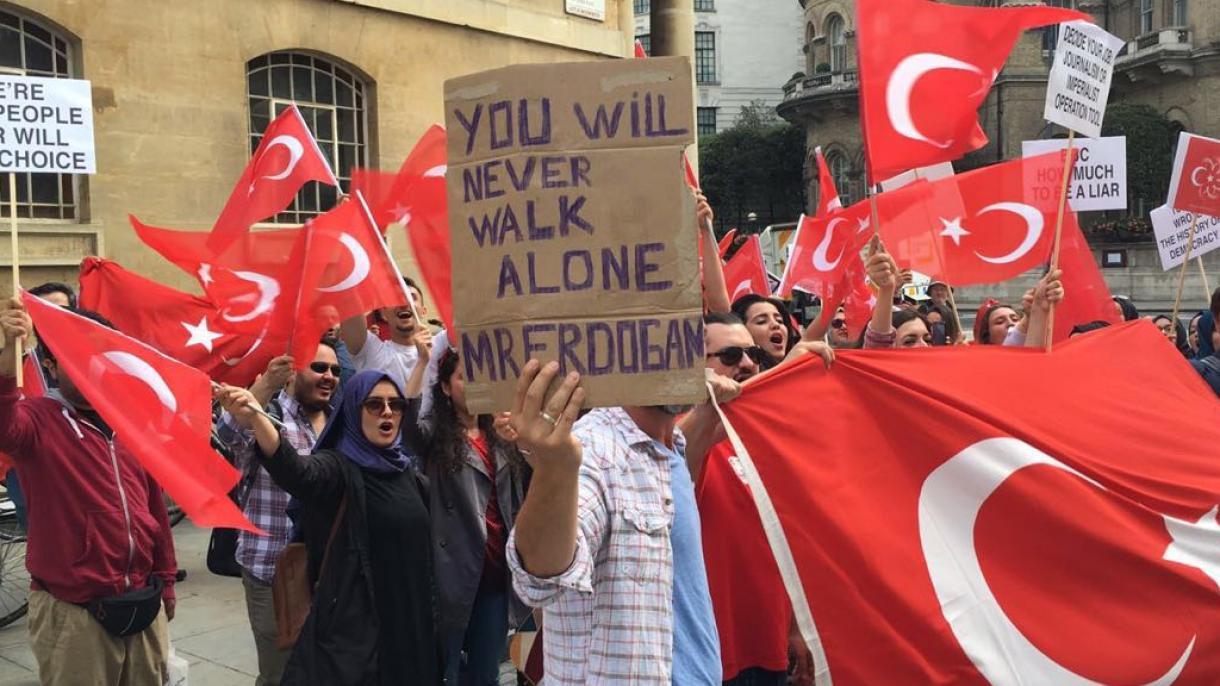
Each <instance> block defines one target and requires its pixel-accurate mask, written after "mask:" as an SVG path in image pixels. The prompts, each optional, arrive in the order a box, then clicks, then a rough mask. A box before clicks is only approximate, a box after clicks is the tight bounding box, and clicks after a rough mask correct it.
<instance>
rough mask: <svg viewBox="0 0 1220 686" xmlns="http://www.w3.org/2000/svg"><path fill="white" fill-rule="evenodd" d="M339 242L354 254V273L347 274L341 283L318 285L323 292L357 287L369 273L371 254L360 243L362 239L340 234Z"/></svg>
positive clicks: (335, 291)
mask: <svg viewBox="0 0 1220 686" xmlns="http://www.w3.org/2000/svg"><path fill="white" fill-rule="evenodd" d="M339 242H340V243H342V244H343V247H345V248H347V251H348V252H349V253H351V254H352V260H353V261H354V262H355V264H354V265H353V266H352V273H350V274H348V275H347V278H345V279H343V280H342V281H340V282H339V283H337V284H335V285H333V286H326V287H325V288H323V287H320V286H319V287H318V290H319V291H322V292H323V293H337V292H338V291H346V290H348V289H350V288H355V287H356V286H357V285H358V284H359V283H360V282H361V281H364V279H365V277H367V276H368V275H369V267H370V266H371V265H370V264H369V255H368V253H366V252H365V251H364V246H362V245H360V241H358V240H356V239H355V238H354V237H353V236H352V235H351V234H347V233H341V234H339Z"/></svg>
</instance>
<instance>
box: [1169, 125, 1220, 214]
mask: <svg viewBox="0 0 1220 686" xmlns="http://www.w3.org/2000/svg"><path fill="white" fill-rule="evenodd" d="M1169 204H1170V205H1171V206H1173V208H1174V209H1175V210H1178V211H1179V212H1197V213H1199V214H1205V215H1207V216H1209V217H1220V141H1218V140H1216V139H1214V138H1204V137H1203V136H1196V135H1194V134H1189V133H1186V132H1183V133H1182V134H1181V135H1180V136H1179V137H1178V152H1177V155H1176V157H1175V159H1174V168H1173V177H1172V179H1171V180H1170V183H1169Z"/></svg>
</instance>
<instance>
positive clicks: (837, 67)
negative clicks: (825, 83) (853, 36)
mask: <svg viewBox="0 0 1220 686" xmlns="http://www.w3.org/2000/svg"><path fill="white" fill-rule="evenodd" d="M844 33H845V28H844V25H843V17H840V16H839V15H837V14H832V15H830V18H829V19H827V20H826V38H827V43H829V45H830V71H832V72H834V73H836V74H838V73H840V72H843V71H847V36H846V35H844Z"/></svg>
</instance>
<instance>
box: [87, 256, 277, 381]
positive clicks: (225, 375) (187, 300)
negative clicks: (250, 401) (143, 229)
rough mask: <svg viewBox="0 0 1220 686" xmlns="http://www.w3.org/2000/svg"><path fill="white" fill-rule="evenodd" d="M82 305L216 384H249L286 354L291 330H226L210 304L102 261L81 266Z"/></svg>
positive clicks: (98, 259)
mask: <svg viewBox="0 0 1220 686" xmlns="http://www.w3.org/2000/svg"><path fill="white" fill-rule="evenodd" d="M80 286H81V292H80V306H81V307H83V308H85V309H87V310H93V311H94V312H97V313H98V314H100V315H102V316H103V317H105V318H107V319H109V320H110V321H111V322H113V323H114V325H115V326H117V327H118V329H119V331H122V332H123V333H125V334H127V335H128V336H131V337H132V338H136V339H139V340H141V341H144V342H146V343H148V344H149V345H151V346H152V347H154V348H156V349H157V350H160V351H161V352H163V353H165V354H166V355H169V356H170V357H172V358H174V359H176V360H180V361H182V362H183V363H184V364H187V365H189V366H191V367H194V368H196V369H198V370H199V371H201V372H203V373H204V374H206V375H208V376H209V377H211V378H212V379H214V380H216V381H223V382H225V383H228V384H232V385H234V386H246V385H249V384H250V383H251V382H253V381H254V377H256V376H258V375H259V374H262V373H263V372H264V371H266V369H267V363H268V362H270V361H271V358H273V357H275V356H277V355H283V354H284V353H285V352H287V351H288V335H289V334H288V331H287V330H286V329H281V328H271V327H268V328H267V329H265V330H264V331H262V332H261V334H258V335H252V334H246V333H240V332H235V331H232V330H229V329H228V328H226V325H225V321H224V317H223V315H222V311H221V310H219V309H217V307H216V306H215V305H214V304H212V303H211V302H210V301H208V300H206V299H204V298H200V297H197V296H194V295H191V294H189V293H183V292H182V291H178V290H174V289H173V288H170V287H168V286H164V285H162V284H159V283H157V282H156V281H151V280H149V279H146V278H144V277H142V276H140V275H138V274H134V273H132V272H129V271H127V270H126V269H123V268H122V267H121V266H119V265H118V264H117V263H115V262H111V261H110V260H103V259H101V258H98V257H88V258H85V260H84V262H82V263H81V267H80Z"/></svg>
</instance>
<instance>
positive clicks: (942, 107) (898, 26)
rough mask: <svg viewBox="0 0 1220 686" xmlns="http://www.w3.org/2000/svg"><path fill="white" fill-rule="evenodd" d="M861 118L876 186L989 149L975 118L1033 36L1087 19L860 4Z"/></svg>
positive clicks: (1043, 12)
mask: <svg viewBox="0 0 1220 686" xmlns="http://www.w3.org/2000/svg"><path fill="white" fill-rule="evenodd" d="M856 11H857V15H858V28H857V38H856V40H857V43H858V44H859V45H860V48H861V49H860V51H859V53H860V112H861V119H862V123H863V126H864V140H865V154H866V155H867V157H868V173H869V179H870V180H871V182H873V183H876V182H877V181H879V180H881V179H888V178H890V177H891V176H895V175H897V174H900V173H902V172H904V171H907V170H908V169H914V168H915V167H922V166H927V165H931V164H935V163H937V162H948V161H952V160H955V159H958V158H959V157H961V156H962V155H964V154H966V153H968V152H970V151H972V150H976V149H978V148H981V147H982V146H984V145H986V144H987V137H986V135H985V134H984V133H983V131H982V129H981V128H979V125H978V109H979V106H981V105H982V104H983V101H984V100H985V99H986V98H987V93H988V92H989V91H990V90H991V85H992V83H993V82H994V81H995V78H996V76H997V75H998V74H999V73H1000V70H1001V69H1002V68H1003V67H1004V62H1005V61H1007V59H1008V55H1009V53H1010V52H1012V49H1013V46H1014V45H1016V42H1017V40H1018V39H1019V38H1020V37H1021V33H1022V32H1023V31H1025V30H1027V29H1032V28H1036V27H1039V26H1047V25H1049V24H1058V23H1062V22H1066V21H1074V20H1077V19H1083V20H1085V21H1091V18H1090V17H1089V16H1088V15H1087V14H1084V13H1082V12H1076V11H1074V10H1067V9H1057V8H1052V7H1002V8H983V7H961V6H958V5H950V4H946V3H936V2H932V1H931V0H859V2H857V5H856Z"/></svg>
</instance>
